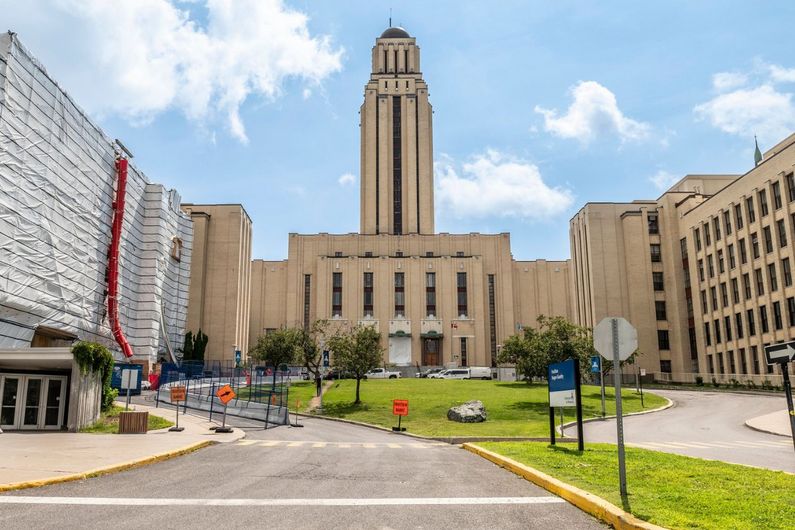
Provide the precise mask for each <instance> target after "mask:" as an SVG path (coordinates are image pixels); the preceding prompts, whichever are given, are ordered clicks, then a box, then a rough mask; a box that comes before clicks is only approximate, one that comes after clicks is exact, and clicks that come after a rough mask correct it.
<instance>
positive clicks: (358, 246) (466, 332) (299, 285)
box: [249, 28, 573, 367]
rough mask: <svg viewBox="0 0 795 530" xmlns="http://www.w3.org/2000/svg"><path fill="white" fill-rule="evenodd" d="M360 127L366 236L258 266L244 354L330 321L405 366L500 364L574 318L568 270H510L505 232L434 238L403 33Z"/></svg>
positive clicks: (307, 241) (339, 237) (383, 42)
mask: <svg viewBox="0 0 795 530" xmlns="http://www.w3.org/2000/svg"><path fill="white" fill-rule="evenodd" d="M360 120H361V121H360V127H361V195H360V201H361V205H360V206H361V209H360V214H361V232H360V233H354V234H336V235H335V234H315V235H301V234H290V236H289V251H288V258H287V260H286V261H261V260H255V261H254V264H253V268H252V294H251V296H252V309H251V325H250V330H251V333H250V336H249V346H253V344H255V343H256V340H257V337H258V336H259V335H261V334H262V333H266V332H267V331H268V330H271V329H275V328H279V327H281V326H309V325H311V324H312V323H313V322H314V321H316V320H329V321H331V322H332V323H334V324H336V325H355V324H365V325H372V326H375V327H376V328H377V329H378V330H379V331H380V332H381V336H382V340H383V346H384V350H385V353H384V361H385V362H388V363H392V364H395V365H398V366H418V365H419V366H423V367H425V366H496V360H497V355H498V351H499V348H500V344H501V343H502V341H503V340H504V339H505V338H507V337H508V336H510V335H512V334H514V333H516V332H518V331H519V330H521V329H522V328H523V327H524V326H527V325H534V324H535V320H536V319H537V317H538V316H539V315H542V314H544V315H548V316H553V315H562V316H566V317H571V301H572V299H573V292H572V290H571V285H572V282H571V279H570V277H569V262H568V261H544V260H539V261H526V262H517V261H514V260H513V257H512V254H511V243H510V235H509V234H507V233H502V234H479V233H470V234H447V233H441V234H436V233H434V198H433V188H434V186H433V138H432V136H433V135H432V109H431V105H430V102H429V100H428V86H427V84H426V83H425V81H424V80H423V78H422V75H421V73H420V50H419V47H418V46H417V45H416V40H415V39H414V38H413V37H411V36H410V35H409V34H408V33H407V32H406V31H405V30H403V29H402V28H389V29H387V30H386V31H385V32H384V33H383V34H382V35H381V37H379V38H378V39H377V40H376V43H375V46H374V47H373V50H372V72H371V75H370V80H369V81H368V83H367V84H366V85H365V89H364V103H363V104H362V107H361V109H360Z"/></svg>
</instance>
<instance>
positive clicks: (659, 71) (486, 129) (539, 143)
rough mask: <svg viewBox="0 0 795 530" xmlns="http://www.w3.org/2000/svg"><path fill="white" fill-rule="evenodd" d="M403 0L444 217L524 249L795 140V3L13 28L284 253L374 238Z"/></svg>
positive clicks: (81, 99)
mask: <svg viewBox="0 0 795 530" xmlns="http://www.w3.org/2000/svg"><path fill="white" fill-rule="evenodd" d="M390 4H394V5H393V20H394V22H395V24H397V23H401V24H402V25H403V26H404V27H405V28H406V29H407V30H408V31H409V32H410V33H411V35H412V36H415V37H416V38H417V42H418V44H419V45H420V47H421V50H422V52H421V53H422V71H423V76H424V78H425V80H426V81H427V82H428V84H429V87H430V95H431V101H432V104H433V106H434V154H435V159H436V160H437V162H438V175H437V184H438V185H440V186H442V185H443V186H444V187H443V189H441V192H440V193H437V219H436V226H437V230H438V231H448V232H473V231H480V232H502V231H509V232H511V234H512V243H513V253H514V257H516V258H517V259H536V258H547V259H563V258H567V257H568V256H569V248H568V241H569V239H568V220H569V219H570V217H571V216H572V215H573V214H574V213H575V212H576V211H577V210H578V209H579V208H580V207H581V206H582V205H583V204H584V203H585V202H587V201H625V200H633V199H639V198H656V197H657V196H659V195H660V193H661V191H662V189H664V187H665V186H666V183H668V184H670V183H672V182H673V181H674V180H676V179H678V178H679V177H681V176H683V175H684V174H687V173H742V172H745V171H747V170H748V169H750V167H751V166H752V164H753V135H754V134H757V135H758V136H759V142H760V147H761V148H762V149H763V150H765V149H766V148H769V147H771V146H772V145H773V144H774V143H776V142H777V141H778V140H780V139H782V138H783V137H784V136H786V135H787V134H788V133H789V132H793V131H795V103H793V101H792V93H793V92H795V59H793V58H792V54H791V49H792V47H791V44H790V43H789V40H791V39H790V37H789V35H790V34H791V31H792V22H793V21H794V20H795V16H793V15H795V5H793V3H791V2H784V1H781V2H764V3H756V2H747V1H746V2H726V1H722V2H707V1H702V2H584V1H583V2H565V1H559V2H511V1H501V2H460V1H459V2H442V1H437V2H418V1H404V2H400V3H397V2H374V1H345V2H331V1H322V2H321V1H314V2H310V1H304V2H278V1H276V0H263V1H260V2H257V1H253V0H246V1H237V2H233V1H231V0H210V1H208V2H206V3H205V2H202V1H192V2H187V1H174V2H168V1H167V0H142V1H140V2H123V3H118V4H116V5H115V6H112V5H111V6H109V3H106V2H101V1H99V0H83V1H81V2H78V1H77V0H52V1H44V0H32V1H31V2H25V3H20V2H13V1H11V0H0V13H2V15H0V26H6V27H8V28H10V29H12V30H14V31H16V32H17V33H19V36H20V38H21V40H22V41H23V43H25V45H26V46H27V47H28V48H29V49H30V50H31V51H32V52H33V53H34V55H36V56H37V57H38V58H39V59H40V60H41V61H42V62H43V63H44V65H45V67H46V68H47V69H48V71H49V72H50V73H51V74H52V75H53V76H54V77H55V78H56V80H58V81H59V82H60V83H61V84H62V86H64V88H66V89H67V90H68V91H69V92H70V94H72V95H73V96H74V97H75V99H76V100H77V102H78V104H80V105H81V106H82V107H84V108H85V109H86V110H87V111H88V112H89V113H90V114H91V115H92V116H93V117H94V118H95V119H96V120H97V121H98V122H99V123H100V124H101V125H102V127H104V128H105V130H106V131H107V132H108V134H109V136H111V137H118V138H120V139H122V141H124V143H125V144H126V145H127V146H128V147H129V148H130V149H131V151H132V152H133V153H134V155H135V160H134V162H135V164H136V165H137V166H138V167H140V168H142V169H143V170H144V171H145V172H146V173H147V175H148V176H149V178H150V179H151V180H153V181H156V182H162V183H164V184H166V185H167V186H169V187H175V188H177V189H178V190H179V191H180V193H181V194H182V197H183V200H184V201H185V202H214V203H220V202H241V203H242V204H243V205H244V206H245V208H246V210H247V211H248V212H249V214H250V215H251V217H252V219H253V221H254V249H253V253H254V257H257V258H265V259H283V258H285V257H286V254H287V234H288V233H289V232H300V233H316V232H331V233H347V232H355V231H357V230H358V227H359V204H358V202H359V189H358V176H359V127H358V109H359V105H360V104H361V101H362V91H363V87H364V84H365V83H366V82H367V79H368V77H369V71H370V50H371V47H372V45H373V44H374V41H375V38H376V37H377V36H378V35H379V34H380V33H381V31H383V30H384V29H385V28H386V26H387V17H388V13H389V5H390ZM120 35H121V36H120ZM345 174H352V175H353V176H355V181H354V182H353V183H351V182H347V183H345V184H341V183H340V177H341V176H342V175H345ZM343 180H344V179H343ZM348 180H350V178H349V179H348ZM442 183H444V184H442ZM492 184H493V185H492ZM491 189H494V190H497V191H494V192H493V193H492V192H491ZM467 190H468V191H467ZM486 192H488V193H486ZM473 196H475V197H476V198H477V197H481V198H482V200H476V201H473V199H472V197H473Z"/></svg>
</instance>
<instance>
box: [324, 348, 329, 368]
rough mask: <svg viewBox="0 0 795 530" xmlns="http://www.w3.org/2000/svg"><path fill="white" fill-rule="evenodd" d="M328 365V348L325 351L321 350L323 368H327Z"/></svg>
mask: <svg viewBox="0 0 795 530" xmlns="http://www.w3.org/2000/svg"><path fill="white" fill-rule="evenodd" d="M328 366H329V362H328V350H326V351H324V352H323V368H328Z"/></svg>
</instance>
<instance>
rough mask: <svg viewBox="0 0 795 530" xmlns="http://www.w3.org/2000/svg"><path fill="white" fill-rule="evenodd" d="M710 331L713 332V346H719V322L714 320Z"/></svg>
mask: <svg viewBox="0 0 795 530" xmlns="http://www.w3.org/2000/svg"><path fill="white" fill-rule="evenodd" d="M712 329H713V330H714V331H715V344H720V343H721V338H720V320H717V319H716V320H715V321H714V322H713V323H712Z"/></svg>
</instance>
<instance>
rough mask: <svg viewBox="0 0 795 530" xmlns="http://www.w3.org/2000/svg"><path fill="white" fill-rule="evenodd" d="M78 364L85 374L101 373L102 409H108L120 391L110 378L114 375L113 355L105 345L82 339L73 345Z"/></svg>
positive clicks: (81, 371)
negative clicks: (112, 385)
mask: <svg viewBox="0 0 795 530" xmlns="http://www.w3.org/2000/svg"><path fill="white" fill-rule="evenodd" d="M72 355H74V358H75V362H77V366H79V367H80V373H81V374H83V375H86V374H88V373H89V372H95V373H97V374H99V378H100V381H102V404H101V406H102V411H103V412H104V411H108V410H110V408H111V407H112V406H113V401H114V400H115V399H116V397H117V396H118V395H119V391H118V390H116V389H115V388H111V387H110V378H111V376H112V375H113V355H112V354H111V353H110V350H108V349H107V348H106V347H105V346H103V345H102V344H98V343H96V342H85V341H80V342H78V343H76V344H75V345H74V346H72Z"/></svg>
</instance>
